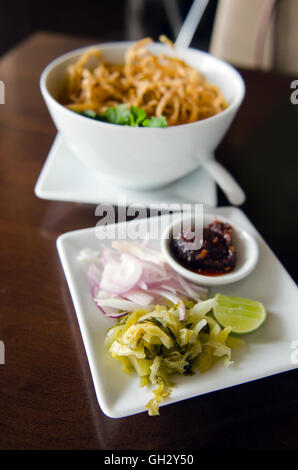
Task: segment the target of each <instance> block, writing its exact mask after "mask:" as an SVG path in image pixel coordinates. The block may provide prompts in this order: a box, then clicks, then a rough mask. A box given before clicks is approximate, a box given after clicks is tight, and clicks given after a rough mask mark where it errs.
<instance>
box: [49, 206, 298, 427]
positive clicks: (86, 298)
mask: <svg viewBox="0 0 298 470" xmlns="http://www.w3.org/2000/svg"><path fill="white" fill-rule="evenodd" d="M212 212H213V213H214V214H217V215H218V216H220V215H222V216H226V217H228V218H230V219H231V220H232V221H233V222H235V223H239V224H242V226H244V227H245V228H246V229H247V230H248V231H250V232H251V233H252V234H253V235H254V236H255V237H256V240H257V242H258V245H259V249H260V260H259V263H258V265H257V267H256V269H255V271H254V272H253V273H251V274H250V275H249V276H248V277H247V278H246V279H244V280H242V281H239V282H237V283H235V284H232V285H228V286H223V287H222V288H220V289H216V291H220V292H222V293H224V294H228V295H231V296H240V297H249V298H253V299H255V300H259V301H261V302H263V303H264V304H265V306H266V308H267V311H268V316H267V320H266V322H265V323H264V324H263V325H262V327H261V328H260V329H259V330H257V331H255V332H254V333H250V334H248V335H245V336H244V339H245V342H246V344H245V346H244V347H241V348H240V349H237V350H234V351H233V356H232V359H233V360H234V364H233V365H231V366H230V367H228V368H225V367H224V366H223V365H222V364H221V363H220V362H218V363H217V364H216V365H215V366H214V367H213V368H212V369H210V370H209V371H208V372H206V373H204V374H202V375H200V373H199V372H196V373H195V375H193V376H190V377H186V376H178V375H177V377H176V376H175V383H176V385H177V386H176V387H175V388H174V389H173V391H172V394H171V396H170V397H169V398H168V399H167V400H166V401H165V402H164V404H165V405H166V404H170V403H174V402H177V401H180V400H184V399H187V398H191V397H195V396H199V395H202V394H204V393H208V392H213V391H216V390H220V389H223V388H227V387H231V386H233V385H239V384H242V383H245V382H249V381H251V380H255V379H260V378H263V377H266V376H269V375H273V374H277V373H280V372H284V371H288V370H290V369H294V368H295V367H297V364H295V363H297V361H296V360H295V357H296V358H297V356H298V354H296V356H295V350H294V349H293V348H294V347H295V345H296V348H297V343H295V341H296V342H297V340H298V310H297V305H298V289H297V286H296V284H295V282H294V281H293V280H292V278H291V277H290V276H289V274H288V273H287V271H286V270H285V269H284V267H283V266H282V265H281V264H280V262H279V261H278V259H277V258H276V257H275V255H274V254H273V253H272V251H271V250H270V248H269V247H268V245H267V244H266V243H265V242H264V240H263V239H262V238H261V236H260V235H259V234H258V233H257V231H256V230H255V229H254V227H253V226H252V224H251V223H250V222H249V220H248V219H247V217H246V216H245V215H244V213H243V212H242V211H241V210H240V209H237V208H234V207H225V208H217V209H214V210H212ZM176 216H177V215H175V216H174V217H176ZM166 217H167V216H162V217H161V218H160V220H162V219H163V218H164V221H165V220H166ZM154 219H155V218H152V219H136V220H134V221H131V222H128V224H130V228H131V229H134V230H135V231H136V232H137V231H140V229H141V228H142V224H143V226H145V225H146V226H147V227H148V223H154ZM124 224H125V223H124ZM121 225H123V224H118V226H117V227H118V228H119V226H120V228H121ZM115 227H116V226H115ZM97 230H99V231H100V230H101V229H98V228H97ZM159 242H160V240H153V241H151V242H150V243H151V245H152V246H153V247H157V248H158V247H159ZM100 243H106V244H110V243H111V240H103V241H99V239H98V238H97V237H96V234H95V229H94V227H93V228H89V229H84V230H78V231H75V232H69V233H66V234H64V235H61V236H60V237H59V238H58V240H57V248H58V252H59V256H60V259H61V262H62V266H63V269H64V272H65V276H66V280H67V283H68V286H69V289H70V293H71V296H72V300H73V303H74V307H75V311H76V315H77V318H78V323H79V326H80V329H81V333H82V338H83V342H84V346H85V350H86V354H87V357H88V361H89V365H90V370H91V374H92V377H93V382H94V386H95V391H96V395H97V398H98V402H99V405H100V407H101V409H102V411H103V412H104V413H105V414H106V415H107V416H109V417H112V418H120V417H124V416H128V415H132V414H135V413H139V412H142V411H145V405H146V403H147V402H148V401H149V400H150V399H151V398H152V389H151V387H148V388H141V387H140V386H139V378H138V377H137V376H136V375H135V374H129V375H127V374H125V373H124V372H122V370H121V366H120V364H119V363H118V361H115V360H114V359H112V358H111V357H110V356H109V353H108V351H107V350H106V349H105V346H104V338H105V334H106V330H107V329H108V328H109V327H110V326H112V325H113V324H114V323H115V320H111V319H108V318H106V317H104V316H103V315H102V314H101V313H100V312H99V310H98V308H97V306H96V305H95V304H94V302H93V300H92V297H91V289H90V284H89V280H88V279H87V276H86V273H85V270H84V267H83V266H82V265H81V264H80V263H79V261H78V260H77V256H78V254H79V252H80V250H82V249H84V248H91V249H94V250H96V249H98V248H99V246H100ZM216 291H215V290H210V295H213V294H214V293H215V292H216ZM161 413H162V410H161Z"/></svg>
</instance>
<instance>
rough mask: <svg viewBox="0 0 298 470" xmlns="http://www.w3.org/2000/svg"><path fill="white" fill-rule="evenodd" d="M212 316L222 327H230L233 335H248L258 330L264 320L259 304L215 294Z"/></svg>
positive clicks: (264, 313) (263, 311) (261, 307)
mask: <svg viewBox="0 0 298 470" xmlns="http://www.w3.org/2000/svg"><path fill="white" fill-rule="evenodd" d="M215 299H216V305H215V307H213V314H214V316H215V318H216V320H217V321H218V322H219V323H220V324H221V325H222V326H224V327H225V326H230V327H231V328H232V332H233V333H250V332H251V331H254V330H256V329H257V328H259V327H260V326H261V325H262V323H263V322H264V321H265V319H266V315H267V314H266V310H265V307H264V305H263V304H262V303H261V302H257V301H256V300H250V299H242V298H241V297H228V296H227V295H223V294H216V296H215Z"/></svg>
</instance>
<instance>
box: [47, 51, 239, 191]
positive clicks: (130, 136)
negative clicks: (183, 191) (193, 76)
mask: <svg viewBox="0 0 298 470" xmlns="http://www.w3.org/2000/svg"><path fill="white" fill-rule="evenodd" d="M132 44H133V43H132V42H118V43H110V44H98V45H96V46H92V47H97V48H98V49H99V50H100V51H101V53H102V56H103V58H104V60H106V61H108V62H110V63H114V64H115V63H118V64H121V63H123V62H124V55H125V52H126V50H127V49H128V48H129V47H130V46H132ZM88 49H90V47H88V48H82V49H77V50H75V51H73V52H70V53H68V54H64V55H63V56H61V57H59V58H57V59H56V60H54V61H53V62H51V63H50V64H49V65H48V66H47V67H46V68H45V70H44V71H43V73H42V75H41V78H40V88H41V93H42V95H43V98H44V100H45V102H46V104H47V107H48V110H49V112H50V114H51V116H52V119H53V121H54V123H55V125H56V127H57V129H58V131H59V132H60V133H61V134H62V135H63V136H64V138H65V140H66V142H67V144H68V146H69V147H70V149H71V150H72V152H73V153H74V154H75V155H76V156H77V158H79V159H80V160H81V161H82V162H83V163H84V164H85V165H87V166H88V167H89V168H90V169H91V170H92V171H94V172H97V173H98V174H99V175H101V176H104V177H105V178H109V179H110V180H111V181H112V182H115V183H116V184H117V185H119V186H123V187H127V188H134V189H143V190H147V189H153V188H158V187H161V186H164V185H166V184H168V183H171V182H173V181H175V180H177V179H178V178H181V177H183V176H185V175H186V174H188V173H190V172H192V171H193V170H195V169H196V168H197V167H198V166H200V165H201V164H204V162H206V161H207V160H209V159H210V157H211V156H212V154H213V151H214V150H215V148H216V147H217V146H218V144H219V143H220V141H221V140H222V138H223V136H224V135H225V133H226V131H227V129H228V127H229V126H230V124H231V122H232V120H233V118H234V116H235V114H236V112H237V110H238V108H239V106H240V104H241V102H242V100H243V97H244V94H245V86H244V82H243V79H242V77H241V75H240V74H239V73H238V72H237V70H236V69H234V68H233V67H232V66H231V65H229V64H228V63H226V62H223V61H222V60H219V59H217V58H216V57H213V56H212V55H210V54H207V53H205V52H201V51H198V50H195V49H190V48H189V49H178V55H179V58H181V59H183V60H185V61H186V62H187V63H188V64H190V65H192V66H193V67H194V68H196V69H198V70H199V71H201V72H202V73H203V74H204V75H205V77H206V80H207V81H208V82H210V83H213V84H215V85H218V86H219V87H220V89H221V91H222V93H223V95H224V97H225V99H226V101H227V102H228V107H227V108H226V109H225V110H224V111H222V112H221V113H219V114H217V115H215V116H212V117H210V118H207V119H203V120H201V121H197V122H193V123H191V124H184V125H180V126H171V127H168V128H162V129H160V128H135V127H128V126H119V125H115V124H108V123H104V122H100V121H96V120H94V119H90V118H87V117H85V116H81V115H79V114H78V113H75V112H73V111H70V110H69V109H67V108H66V107H65V106H62V105H61V104H60V103H59V101H58V100H59V97H60V96H61V92H62V90H63V88H64V87H65V84H66V79H67V69H68V66H69V65H70V64H73V63H75V62H76V61H77V60H78V58H79V57H80V56H81V55H82V54H83V53H84V52H85V51H86V50H88ZM148 49H149V50H150V51H152V52H153V53H154V54H160V53H166V54H171V51H170V50H169V48H168V47H166V46H165V45H162V44H158V43H153V44H152V45H150V46H148ZM70 171H71V168H70Z"/></svg>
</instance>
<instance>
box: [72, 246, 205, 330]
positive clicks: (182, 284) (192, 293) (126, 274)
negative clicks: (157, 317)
mask: <svg viewBox="0 0 298 470" xmlns="http://www.w3.org/2000/svg"><path fill="white" fill-rule="evenodd" d="M79 260H80V261H84V262H85V264H87V274H88V277H89V279H90V281H91V284H92V287H91V292H92V297H93V299H94V301H95V303H96V304H97V306H98V308H99V309H100V311H101V312H102V313H103V314H104V315H106V316H108V317H110V318H118V317H120V316H122V315H125V314H127V313H129V312H133V311H134V310H136V309H140V308H145V309H147V310H151V309H153V308H154V305H156V304H162V303H165V301H166V300H167V301H170V302H172V304H173V305H175V306H177V309H178V310H179V318H180V320H181V321H182V320H184V318H185V304H184V302H183V300H182V298H186V299H190V300H195V301H196V302H199V301H200V300H201V297H206V295H207V289H206V288H204V287H201V286H198V285H196V284H193V283H190V282H189V281H186V280H185V279H184V278H182V277H181V276H180V275H179V274H178V273H176V272H175V271H174V270H173V269H172V268H170V267H169V266H168V265H167V264H166V263H165V261H164V260H163V257H162V255H161V253H160V252H158V251H157V250H153V249H152V248H149V247H148V246H145V245H144V244H141V243H135V242H128V241H115V242H113V244H112V248H109V247H107V246H106V245H102V247H101V250H100V251H99V252H92V251H91V250H83V251H81V253H80V255H79Z"/></svg>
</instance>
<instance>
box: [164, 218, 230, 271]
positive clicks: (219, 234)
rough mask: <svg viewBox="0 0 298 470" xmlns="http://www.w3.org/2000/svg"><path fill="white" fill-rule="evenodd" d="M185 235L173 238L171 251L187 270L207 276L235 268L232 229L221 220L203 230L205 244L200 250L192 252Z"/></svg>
mask: <svg viewBox="0 0 298 470" xmlns="http://www.w3.org/2000/svg"><path fill="white" fill-rule="evenodd" d="M194 240H195V239H194V238H193V239H191V240H190V239H189V238H187V237H186V234H185V233H182V234H181V235H180V237H178V238H172V239H171V241H170V249H171V251H172V253H173V254H174V255H175V257H176V258H177V260H178V261H179V262H180V263H181V264H182V265H183V266H184V267H185V268H187V269H190V270H191V271H195V272H197V273H199V274H203V275H205V276H218V275H221V274H226V273H228V272H230V271H232V269H233V268H234V267H235V264H236V250H235V247H234V245H233V244H232V228H231V226H230V225H229V224H225V223H223V222H221V221H220V220H217V219H216V220H214V222H212V223H211V224H209V225H208V227H205V228H204V229H203V244H202V246H201V248H200V249H197V250H192V249H189V248H188V244H189V242H191V241H194Z"/></svg>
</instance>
